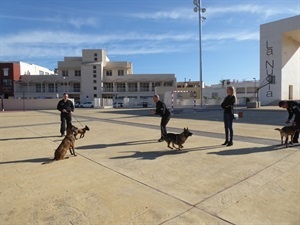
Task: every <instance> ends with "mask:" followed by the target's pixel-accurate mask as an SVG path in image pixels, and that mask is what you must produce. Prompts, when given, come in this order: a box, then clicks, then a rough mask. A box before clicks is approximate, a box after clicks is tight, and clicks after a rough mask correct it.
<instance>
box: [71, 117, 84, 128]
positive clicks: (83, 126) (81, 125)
mask: <svg viewBox="0 0 300 225" xmlns="http://www.w3.org/2000/svg"><path fill="white" fill-rule="evenodd" d="M72 116H73V117H74V118H75V120H76V121H77V122H78V123H79V124H80V125H81V126H82V127H84V126H83V125H82V123H80V121H79V120H78V119H77V118H76V116H74V114H72Z"/></svg>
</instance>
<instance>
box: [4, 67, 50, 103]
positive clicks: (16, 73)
mask: <svg viewBox="0 0 300 225" xmlns="http://www.w3.org/2000/svg"><path fill="white" fill-rule="evenodd" d="M23 74H28V75H30V74H32V75H49V74H54V71H52V70H49V69H47V68H45V67H42V66H38V65H34V64H29V63H25V62H20V61H16V62H0V95H1V96H3V97H4V98H9V97H14V96H15V95H14V92H15V87H14V83H15V82H16V81H19V80H20V78H21V75H23Z"/></svg>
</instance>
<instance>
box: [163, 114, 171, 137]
mask: <svg viewBox="0 0 300 225" xmlns="http://www.w3.org/2000/svg"><path fill="white" fill-rule="evenodd" d="M170 118H171V115H168V116H163V117H162V118H161V121H160V130H161V138H164V136H165V135H166V134H167V128H166V126H167V124H168V122H169V120H170Z"/></svg>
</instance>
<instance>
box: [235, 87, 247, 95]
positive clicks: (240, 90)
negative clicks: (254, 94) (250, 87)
mask: <svg viewBox="0 0 300 225" xmlns="http://www.w3.org/2000/svg"><path fill="white" fill-rule="evenodd" d="M236 93H237V94H245V87H237V88H236Z"/></svg>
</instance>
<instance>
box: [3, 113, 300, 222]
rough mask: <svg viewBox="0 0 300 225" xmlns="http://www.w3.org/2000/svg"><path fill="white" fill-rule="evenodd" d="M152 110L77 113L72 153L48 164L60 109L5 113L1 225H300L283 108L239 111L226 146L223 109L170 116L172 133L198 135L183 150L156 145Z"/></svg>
mask: <svg viewBox="0 0 300 225" xmlns="http://www.w3.org/2000/svg"><path fill="white" fill-rule="evenodd" d="M149 110H150V109H133V110H129V109H76V110H75V113H74V116H75V117H74V118H73V124H74V125H75V126H77V127H81V125H88V126H89V127H90V128H91V130H90V131H88V132H87V133H86V136H85V137H84V138H82V139H79V140H77V141H76V152H77V154H78V156H77V157H73V156H70V154H69V153H68V154H67V156H70V158H69V159H67V160H62V161H55V162H53V163H51V164H46V165H42V163H43V162H45V161H48V160H49V159H51V158H53V153H54V150H55V149H56V148H57V146H58V145H59V143H60V142H61V140H62V138H61V137H59V123H60V122H59V114H58V112H57V111H56V110H42V111H25V112H22V111H19V112H13V111H11V112H1V113H0V118H1V121H0V122H1V123H0V131H1V133H0V134H1V137H0V153H1V162H0V172H1V174H0V175H1V179H0V206H1V211H0V221H1V224H5V225H19V224H22V225H24V224H30V225H31V224H35V225H47V224H49V225H50V224H51V225H53V224H57V225H64V224H72V225H75V224H84V225H94V224H108V225H127V224H136V225H144V224H147V225H156V224H165V225H173V224H174V225H175V224H177V225H187V224H195V225H196V224H197V225H198V224H213V225H214V224H242V225H244V224H255V225H257V224H278V225H279V224H280V225H282V224H289V225H290V224H294V225H297V224H300V146H299V145H295V146H293V147H289V148H285V147H283V146H280V145H279V144H280V136H279V132H278V131H275V130H274V128H277V127H282V126H283V125H284V121H285V120H286V119H287V116H288V115H287V112H286V111H285V110H283V109H279V108H278V107H274V108H273V107H262V108H260V109H240V111H242V112H243V113H244V117H243V118H240V119H239V120H237V121H234V131H235V135H234V145H233V146H231V147H226V146H222V145H221V144H222V143H223V142H224V129H223V123H222V111H221V110H216V109H203V110H198V111H197V113H192V112H186V113H181V114H174V116H173V117H172V119H171V120H170V122H169V124H168V131H169V132H176V133H178V132H181V131H182V129H183V128H184V127H188V128H189V129H190V130H191V131H192V132H193V134H194V135H193V136H192V137H190V138H189V139H188V140H187V142H186V143H185V144H184V149H183V150H181V151H178V150H170V149H168V148H167V145H166V143H165V142H163V143H158V142H157V139H158V138H159V137H160V131H159V122H160V118H159V117H158V116H152V115H150V114H149ZM78 121H79V122H78Z"/></svg>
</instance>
